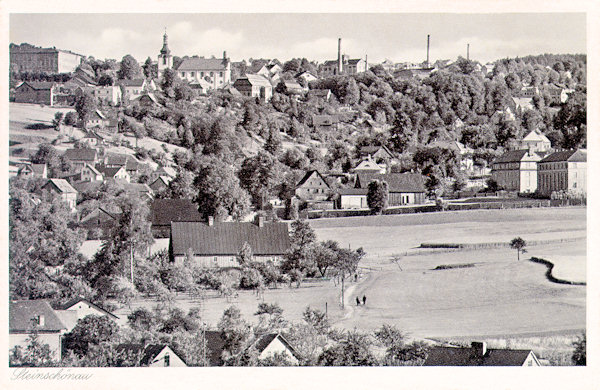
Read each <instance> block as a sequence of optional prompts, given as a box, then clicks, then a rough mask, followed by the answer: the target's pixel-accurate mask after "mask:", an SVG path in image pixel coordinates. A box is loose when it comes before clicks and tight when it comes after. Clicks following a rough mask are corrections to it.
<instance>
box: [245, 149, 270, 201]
mask: <svg viewBox="0 0 600 390" xmlns="http://www.w3.org/2000/svg"><path fill="white" fill-rule="evenodd" d="M276 167H277V161H276V160H275V159H274V158H273V156H272V155H271V154H269V153H265V152H259V153H258V154H257V155H256V156H253V157H248V158H247V159H245V160H244V161H243V162H242V166H241V168H240V171H239V172H238V177H239V179H240V184H241V186H242V187H243V188H244V189H246V191H248V193H249V194H250V195H251V196H252V201H253V203H254V204H255V205H257V206H258V207H259V208H260V209H262V208H263V207H264V204H265V203H266V202H267V197H268V196H269V193H270V192H272V190H273V188H274V187H275V184H276V182H277V179H278V178H279V172H278V170H277V169H276Z"/></svg>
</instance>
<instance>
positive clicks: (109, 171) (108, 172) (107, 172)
mask: <svg viewBox="0 0 600 390" xmlns="http://www.w3.org/2000/svg"><path fill="white" fill-rule="evenodd" d="M122 168H123V167H114V168H108V167H105V166H104V165H96V170H97V171H98V172H100V173H101V174H102V175H103V176H105V177H115V175H116V173H117V172H119V171H120V170H121V169H122Z"/></svg>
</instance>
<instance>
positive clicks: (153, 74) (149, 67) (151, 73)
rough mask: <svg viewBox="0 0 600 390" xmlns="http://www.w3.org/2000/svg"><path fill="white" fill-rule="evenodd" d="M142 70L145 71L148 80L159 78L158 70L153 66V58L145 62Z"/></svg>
mask: <svg viewBox="0 0 600 390" xmlns="http://www.w3.org/2000/svg"><path fill="white" fill-rule="evenodd" d="M142 68H143V69H144V76H146V78H147V79H155V78H157V77H158V69H157V67H156V66H155V65H153V64H152V58H150V57H148V58H146V62H144V65H142Z"/></svg>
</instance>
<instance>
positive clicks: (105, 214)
mask: <svg viewBox="0 0 600 390" xmlns="http://www.w3.org/2000/svg"><path fill="white" fill-rule="evenodd" d="M119 214H120V213H118V212H113V211H108V210H106V209H105V208H103V207H97V208H96V209H94V210H92V211H90V212H89V213H88V214H86V215H85V216H83V217H81V219H80V220H79V223H78V224H77V226H79V227H80V228H82V229H85V230H87V231H88V237H94V238H100V239H102V238H105V237H107V236H108V234H109V232H110V231H111V230H112V229H113V228H114V227H115V226H117V224H118V221H119Z"/></svg>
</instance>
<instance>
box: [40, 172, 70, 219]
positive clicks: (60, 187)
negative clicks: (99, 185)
mask: <svg viewBox="0 0 600 390" xmlns="http://www.w3.org/2000/svg"><path fill="white" fill-rule="evenodd" d="M42 191H48V192H50V193H54V194H57V195H59V196H60V198H61V199H62V201H63V202H65V203H67V205H68V206H69V208H70V209H71V210H72V211H76V210H77V208H76V207H75V206H76V205H77V190H76V189H75V188H73V187H72V186H71V185H70V184H69V182H68V181H66V180H65V179H50V180H48V182H47V183H46V184H44V186H43V187H42Z"/></svg>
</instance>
